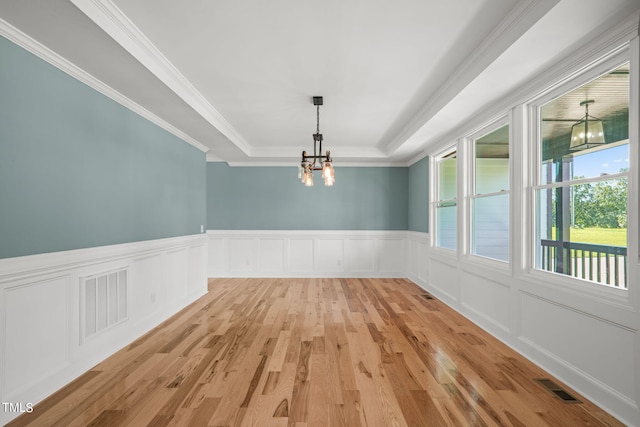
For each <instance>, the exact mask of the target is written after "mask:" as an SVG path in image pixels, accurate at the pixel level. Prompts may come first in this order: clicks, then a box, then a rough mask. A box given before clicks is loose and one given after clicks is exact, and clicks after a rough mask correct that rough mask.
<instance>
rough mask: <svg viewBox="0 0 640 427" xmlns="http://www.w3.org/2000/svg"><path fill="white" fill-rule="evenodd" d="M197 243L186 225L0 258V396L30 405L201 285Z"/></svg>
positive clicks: (1, 420) (203, 244)
mask: <svg viewBox="0 0 640 427" xmlns="http://www.w3.org/2000/svg"><path fill="white" fill-rule="evenodd" d="M206 251H207V239H206V236H205V235H193V236H183V237H176V238H168V239H160V240H151V241H145V242H136V243H128V244H121V245H113V246H104V247H97V248H89V249H78V250H73V251H65V252H54V253H48V254H41V255H30V256H25V257H16V258H7V259H2V260H0V309H1V310H2V313H0V332H1V333H2V337H3V339H2V340H1V341H0V399H1V401H2V402H12V403H17V402H21V403H23V404H27V403H30V404H32V405H35V404H36V403H37V402H39V401H40V400H42V399H43V398H45V397H46V396H48V395H49V394H51V393H52V392H54V391H56V390H58V389H59V388H61V387H62V386H64V385H65V384H67V383H69V382H70V381H72V380H73V379H75V378H76V377H78V376H79V375H81V374H82V373H84V372H86V371H87V370H89V369H90V368H91V367H92V366H95V365H96V364H97V363H99V362H100V361H102V360H104V359H105V358H106V357H108V356H110V355H111V354H113V353H115V352H116V351H118V350H119V349H121V348H122V347H124V346H126V345H127V344H129V343H130V342H132V341H133V340H135V339H136V338H138V337H139V336H141V335H143V334H144V333H146V332H147V331H149V330H151V329H152V328H154V327H155V326H157V325H158V324H160V323H161V322H162V321H164V320H166V319H167V318H169V317H170V316H171V315H173V314H175V313H176V312H177V311H179V310H181V309H182V308H184V307H185V306H187V305H188V304H190V303H191V302H193V301H195V300H196V299H198V298H199V297H201V296H202V295H204V294H205V293H206V291H207V277H206V274H205V273H206V265H205V262H206V259H207V257H206ZM91 322H93V324H92V323H91ZM17 415H19V413H11V412H3V411H0V425H1V424H5V423H7V422H8V421H9V420H11V419H12V418H14V417H16V416H17Z"/></svg>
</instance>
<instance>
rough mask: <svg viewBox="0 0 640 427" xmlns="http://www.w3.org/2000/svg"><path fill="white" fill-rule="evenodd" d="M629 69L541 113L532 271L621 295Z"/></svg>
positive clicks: (602, 78)
mask: <svg viewBox="0 0 640 427" xmlns="http://www.w3.org/2000/svg"><path fill="white" fill-rule="evenodd" d="M628 122H629V64H624V65H622V66H619V67H617V68H616V69H614V70H613V71H610V72H608V73H606V74H604V75H601V76H599V77H598V78H596V79H594V80H592V81H591V82H589V83H587V84H585V85H583V86H581V87H579V88H577V89H575V90H573V91H571V92H569V93H566V94H564V95H562V96H559V97H557V98H555V99H554V100H552V101H550V102H548V103H546V104H544V105H543V106H542V107H541V108H540V144H539V151H538V155H539V159H540V161H539V168H538V179H537V185H536V186H535V205H536V239H535V245H536V247H535V266H536V268H537V269H540V270H546V271H551V272H554V273H558V274H564V275H568V276H572V277H576V278H579V279H583V280H588V281H592V282H596V283H599V284H604V285H609V286H613V287H618V288H624V289H626V286H627V285H626V283H627V280H626V266H627V181H628V175H629V141H628V138H629V124H628Z"/></svg>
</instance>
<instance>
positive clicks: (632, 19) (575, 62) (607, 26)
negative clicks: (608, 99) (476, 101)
mask: <svg viewBox="0 0 640 427" xmlns="http://www.w3.org/2000/svg"><path fill="white" fill-rule="evenodd" d="M638 35H640V13H637V12H636V13H633V14H632V15H631V16H628V17H627V18H626V19H625V20H623V21H619V20H618V19H616V18H615V17H614V18H612V19H611V20H610V21H608V22H605V23H603V24H602V25H601V26H600V27H597V28H594V30H593V31H592V37H591V39H583V40H582V42H583V44H582V46H581V47H579V48H578V49H576V50H574V51H573V52H572V53H571V54H569V55H568V56H566V57H564V58H562V59H561V60H560V61H558V62H556V63H554V64H551V65H550V66H549V67H548V68H547V69H546V70H545V71H542V72H541V73H539V74H538V75H537V76H535V77H534V78H533V79H531V80H529V81H528V82H527V83H526V84H524V85H522V86H519V87H518V88H516V89H515V90H513V91H512V92H510V93H508V94H505V96H503V97H501V98H500V99H499V100H497V101H496V102H494V103H492V104H489V105H486V106H485V107H484V109H483V111H482V112H480V113H479V114H478V115H476V116H475V117H474V118H473V120H471V121H469V122H467V123H466V125H464V126H458V127H456V128H454V129H451V130H450V131H448V132H446V133H444V134H443V135H440V136H439V137H438V138H437V139H436V140H433V141H430V142H428V143H427V142H424V143H423V144H421V147H422V148H423V150H424V151H423V152H424V153H426V155H429V156H434V155H436V154H437V153H438V152H439V151H441V150H444V149H445V148H446V147H449V146H455V145H456V144H457V143H458V142H459V141H460V140H461V139H462V138H466V137H468V136H469V135H470V134H472V133H473V132H475V131H477V130H479V129H481V128H482V127H483V126H484V125H486V124H487V123H489V122H491V121H494V120H497V119H498V118H499V117H501V116H504V115H505V114H507V113H508V112H509V111H510V110H511V109H513V108H514V107H517V106H518V105H522V108H524V109H525V110H526V108H527V106H528V105H531V104H532V103H535V102H536V101H537V100H539V99H540V98H542V97H544V96H546V95H547V94H549V93H550V92H552V91H554V90H557V89H558V88H559V87H562V86H563V85H564V84H566V83H567V82H568V81H570V80H571V79H574V78H576V77H577V76H579V75H581V74H583V73H584V72H585V71H586V70H589V69H592V67H594V66H597V64H602V63H606V62H607V61H609V60H611V59H612V58H614V57H616V56H618V55H621V54H622V55H624V54H626V53H625V51H627V50H628V49H629V47H630V43H631V41H632V39H633V38H635V37H637V36H638ZM603 72H605V70H603Z"/></svg>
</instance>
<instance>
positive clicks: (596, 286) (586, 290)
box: [522, 38, 640, 307]
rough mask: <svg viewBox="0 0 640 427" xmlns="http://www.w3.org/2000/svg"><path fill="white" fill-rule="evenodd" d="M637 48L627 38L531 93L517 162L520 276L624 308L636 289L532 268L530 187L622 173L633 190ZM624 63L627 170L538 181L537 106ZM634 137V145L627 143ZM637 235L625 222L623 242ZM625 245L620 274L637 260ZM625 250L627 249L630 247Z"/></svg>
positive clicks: (533, 210) (533, 204)
mask: <svg viewBox="0 0 640 427" xmlns="http://www.w3.org/2000/svg"><path fill="white" fill-rule="evenodd" d="M631 46H634V49H631ZM637 50H638V39H637V38H635V39H634V40H633V41H632V42H630V43H627V44H625V45H624V46H621V47H619V48H618V49H615V50H614V51H613V52H611V53H610V54H609V55H605V56H604V57H601V58H600V59H598V60H594V61H592V62H591V65H588V66H585V67H583V68H582V69H580V70H579V71H578V72H575V73H573V74H571V75H569V76H567V77H566V78H565V79H561V80H560V82H559V83H558V84H556V85H553V86H552V87H551V88H550V89H548V90H547V91H544V92H542V93H541V94H539V95H538V96H537V97H535V98H533V99H532V100H531V101H530V102H529V103H527V104H526V108H527V109H528V114H527V116H528V121H529V124H530V129H529V132H528V135H529V141H528V142H529V143H528V147H527V149H526V154H527V155H525V156H523V161H524V162H527V163H528V166H529V168H530V169H529V173H528V176H527V178H528V180H526V181H525V182H527V181H528V183H527V185H526V187H525V188H526V189H527V195H526V206H527V211H528V214H527V220H526V221H527V223H526V225H525V227H526V229H525V230H524V231H525V233H526V236H525V238H524V241H525V242H526V244H525V245H524V247H523V251H524V252H523V260H524V265H523V267H524V268H523V272H522V278H523V279H524V280H526V281H529V282H531V283H535V284H536V286H541V287H550V288H553V289H555V290H558V288H561V289H565V290H567V291H569V292H577V293H580V294H581V295H583V296H586V297H589V298H596V299H598V300H600V301H609V302H611V303H613V304H616V305H620V304H621V305H623V306H625V307H631V305H630V302H631V294H632V293H633V292H636V290H632V291H631V292H629V289H620V288H615V287H612V286H609V285H605V284H601V283H596V282H592V281H588V280H584V279H579V278H575V277H572V276H567V275H562V274H558V273H553V272H548V271H544V270H539V269H537V268H536V267H535V266H536V262H535V261H536V260H535V254H536V248H535V245H536V233H537V230H536V228H537V227H536V225H537V220H538V213H537V212H536V200H535V197H536V191H537V190H538V189H540V188H554V187H559V186H567V185H574V184H578V183H587V182H597V181H603V180H610V179H615V178H616V177H620V176H621V175H622V176H624V177H626V178H627V180H628V182H627V191H628V194H635V193H632V191H635V187H636V185H635V179H634V177H635V176H637V173H638V171H637V168H638V162H637V159H636V158H634V154H636V155H637V147H636V146H637V136H638V129H637V128H638V121H637V118H636V115H637V114H638V111H637V109H636V108H637V107H636V105H635V104H634V103H637V102H638V96H637V92H638V87H637V86H638V84H637V83H636V82H635V81H636V80H637V79H638V74H639V70H638V68H639V66H640V63H639V62H640V61H638V58H637V56H638V55H637V53H636V52H635V51H637ZM627 62H629V63H630V69H631V72H630V83H629V84H630V87H629V141H630V143H629V169H630V172H628V173H622V174H615V175H613V174H612V175H607V176H606V177H594V178H585V179H580V180H572V181H564V182H560V183H549V184H540V182H541V181H540V161H541V149H540V140H539V133H540V128H539V126H538V123H539V121H540V108H541V107H542V106H543V105H545V104H547V103H548V102H550V101H551V100H553V99H555V98H557V97H559V96H562V95H564V94H566V93H569V92H571V91H572V90H574V89H576V88H579V87H581V86H583V85H585V84H587V83H588V82H590V81H592V80H594V79H596V78H598V77H600V76H601V75H603V74H606V73H607V72H609V71H612V70H614V69H616V68H617V67H619V66H621V65H623V64H625V63H627ZM633 141H635V143H634V142H633ZM631 202H632V198H631V197H627V216H628V218H629V220H628V221H629V224H632V223H633V222H634V221H633V220H634V218H637V211H636V210H635V209H636V208H635V207H634V206H632V203H631ZM637 238H638V230H637V228H636V227H635V225H630V226H629V227H628V228H627V242H629V243H631V242H636V244H635V246H637V245H638V243H637ZM629 243H628V247H627V251H628V252H627V271H626V272H625V274H627V275H629V277H631V276H630V275H631V274H633V271H634V268H635V266H633V265H632V263H634V262H637V260H638V248H637V247H633V248H631V246H629ZM630 249H631V250H630Z"/></svg>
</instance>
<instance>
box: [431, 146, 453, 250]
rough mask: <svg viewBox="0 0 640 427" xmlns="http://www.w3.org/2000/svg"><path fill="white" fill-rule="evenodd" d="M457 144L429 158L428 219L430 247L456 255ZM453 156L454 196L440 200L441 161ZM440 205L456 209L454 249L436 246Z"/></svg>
mask: <svg viewBox="0 0 640 427" xmlns="http://www.w3.org/2000/svg"><path fill="white" fill-rule="evenodd" d="M459 148H460V147H459V144H458V143H454V144H451V145H448V146H447V147H446V148H444V149H442V150H440V151H439V152H438V153H436V154H434V155H433V156H431V167H430V169H431V171H433V172H432V174H431V178H432V179H431V183H432V186H431V192H430V193H431V194H432V195H433V196H432V197H431V202H430V215H429V216H430V218H431V221H430V222H431V224H430V225H429V227H430V229H431V230H433V231H432V233H430V234H431V247H432V248H433V249H435V250H437V251H442V253H446V254H452V255H456V256H457V254H458V250H459V248H460V226H459V220H458V219H459V216H460V203H459V200H460V198H459V197H458V196H459V194H460V151H459ZM452 155H455V158H456V174H455V177H456V186H455V188H456V191H455V196H454V197H453V198H448V199H440V165H441V164H442V161H443V160H446V159H447V158H449V157H450V156H452ZM441 203H452V206H455V207H456V217H455V225H456V228H455V232H456V238H455V248H453V249H452V248H449V247H446V246H440V245H438V240H439V237H440V236H439V235H438V209H439V208H441V207H442V206H440V204H441Z"/></svg>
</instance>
